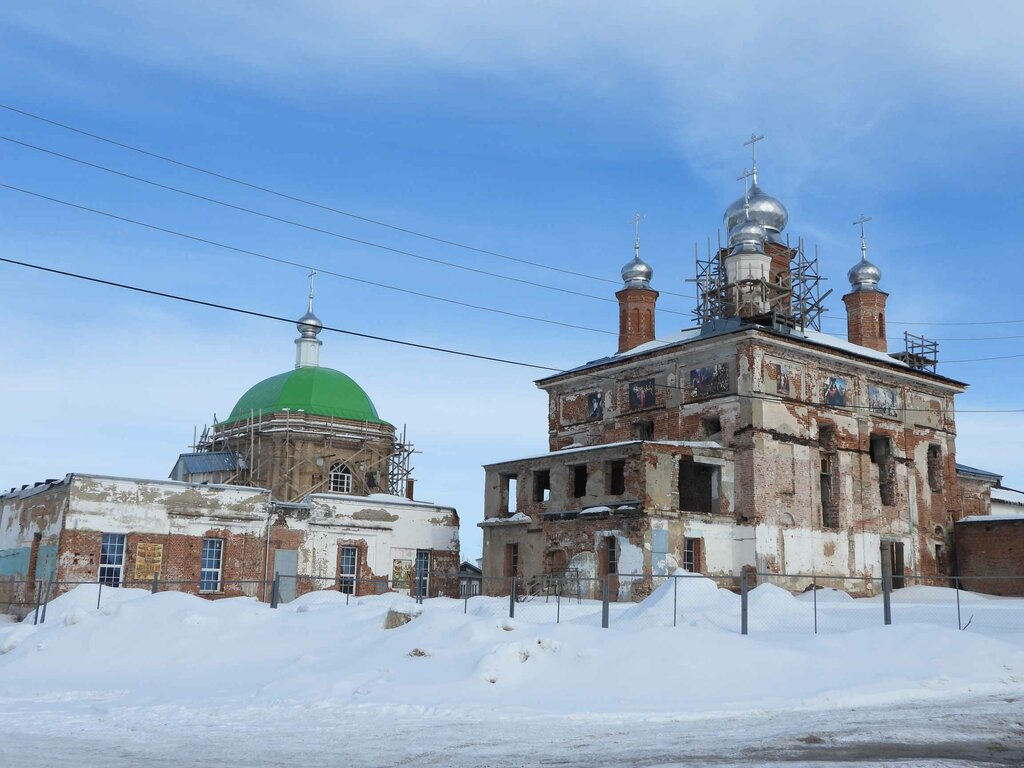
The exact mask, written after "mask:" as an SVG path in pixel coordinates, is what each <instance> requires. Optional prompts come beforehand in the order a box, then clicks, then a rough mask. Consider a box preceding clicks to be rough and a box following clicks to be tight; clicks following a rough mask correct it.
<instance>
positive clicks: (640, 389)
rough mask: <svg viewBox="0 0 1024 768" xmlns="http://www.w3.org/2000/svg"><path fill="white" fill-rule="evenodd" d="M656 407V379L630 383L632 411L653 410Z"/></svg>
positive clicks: (630, 405)
mask: <svg viewBox="0 0 1024 768" xmlns="http://www.w3.org/2000/svg"><path fill="white" fill-rule="evenodd" d="M654 406H655V398H654V379H644V380H643V381H633V382H630V385H629V407H630V409H632V410H634V411H637V410H640V409H641V408H653V407H654Z"/></svg>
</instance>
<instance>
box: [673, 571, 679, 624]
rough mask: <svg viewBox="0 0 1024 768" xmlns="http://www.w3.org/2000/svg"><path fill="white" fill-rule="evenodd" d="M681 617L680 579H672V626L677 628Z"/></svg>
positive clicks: (674, 577) (676, 577)
mask: <svg viewBox="0 0 1024 768" xmlns="http://www.w3.org/2000/svg"><path fill="white" fill-rule="evenodd" d="M678 617H679V577H678V576H673V577H672V626H673V627H674V626H676V621H677V619H678Z"/></svg>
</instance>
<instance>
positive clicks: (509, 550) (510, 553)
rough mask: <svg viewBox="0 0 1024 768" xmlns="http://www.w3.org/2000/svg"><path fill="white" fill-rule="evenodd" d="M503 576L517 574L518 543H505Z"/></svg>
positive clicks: (511, 576) (515, 575) (516, 575)
mask: <svg viewBox="0 0 1024 768" xmlns="http://www.w3.org/2000/svg"><path fill="white" fill-rule="evenodd" d="M505 576H506V577H507V578H517V577H518V576H519V544H518V543H512V544H506V545H505Z"/></svg>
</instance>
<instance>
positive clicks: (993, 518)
mask: <svg viewBox="0 0 1024 768" xmlns="http://www.w3.org/2000/svg"><path fill="white" fill-rule="evenodd" d="M1018 520H1024V512H1021V513H1019V514H1009V515H995V514H993V515H970V516H969V517H964V518H961V519H960V520H957V522H958V523H1008V522H1014V521H1018Z"/></svg>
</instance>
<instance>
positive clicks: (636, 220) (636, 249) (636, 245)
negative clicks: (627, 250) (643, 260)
mask: <svg viewBox="0 0 1024 768" xmlns="http://www.w3.org/2000/svg"><path fill="white" fill-rule="evenodd" d="M643 218H644V215H643V214H642V213H637V214H634V216H633V218H632V219H630V221H631V222H632V223H633V229H634V233H635V235H634V238H633V253H634V255H635V256H636V257H637V258H638V259H639V258H640V222H641V221H643Z"/></svg>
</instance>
